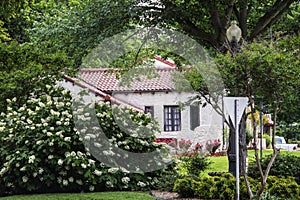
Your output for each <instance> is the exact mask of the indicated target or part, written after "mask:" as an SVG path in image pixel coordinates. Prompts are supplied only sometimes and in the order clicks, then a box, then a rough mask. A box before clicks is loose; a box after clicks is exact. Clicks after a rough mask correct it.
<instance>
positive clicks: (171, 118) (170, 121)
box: [164, 106, 181, 131]
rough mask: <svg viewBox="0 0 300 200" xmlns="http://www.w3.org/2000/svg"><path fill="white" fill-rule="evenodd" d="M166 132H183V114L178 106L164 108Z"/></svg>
mask: <svg viewBox="0 0 300 200" xmlns="http://www.w3.org/2000/svg"><path fill="white" fill-rule="evenodd" d="M164 121H165V123H164V131H180V130H181V114H180V110H179V107H178V106H165V107H164Z"/></svg>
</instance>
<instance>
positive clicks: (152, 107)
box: [144, 106, 154, 118]
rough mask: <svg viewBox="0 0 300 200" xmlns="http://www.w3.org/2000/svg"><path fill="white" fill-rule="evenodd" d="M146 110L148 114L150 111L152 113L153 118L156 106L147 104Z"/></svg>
mask: <svg viewBox="0 0 300 200" xmlns="http://www.w3.org/2000/svg"><path fill="white" fill-rule="evenodd" d="M144 112H145V113H146V114H147V113H150V114H151V117H152V118H153V117H154V106H145V107H144Z"/></svg>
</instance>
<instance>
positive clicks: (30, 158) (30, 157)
mask: <svg viewBox="0 0 300 200" xmlns="http://www.w3.org/2000/svg"><path fill="white" fill-rule="evenodd" d="M34 160H35V156H34V155H31V156H29V159H28V163H34Z"/></svg>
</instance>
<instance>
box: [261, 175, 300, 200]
mask: <svg viewBox="0 0 300 200" xmlns="http://www.w3.org/2000/svg"><path fill="white" fill-rule="evenodd" d="M266 190H267V191H268V192H269V193H270V194H271V195H272V196H276V197H279V198H285V199H294V198H297V197H299V196H300V186H299V185H298V184H297V183H296V181H295V180H294V179H293V178H292V177H289V178H278V177H276V176H269V177H268V180H267V187H266Z"/></svg>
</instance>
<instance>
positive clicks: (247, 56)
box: [216, 37, 300, 109]
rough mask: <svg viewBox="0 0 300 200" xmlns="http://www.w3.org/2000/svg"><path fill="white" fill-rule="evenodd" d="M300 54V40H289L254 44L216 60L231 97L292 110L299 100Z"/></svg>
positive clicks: (295, 38) (288, 38)
mask: <svg viewBox="0 0 300 200" xmlns="http://www.w3.org/2000/svg"><path fill="white" fill-rule="evenodd" d="M288 47H289V48H288ZM299 55H300V54H299V37H286V38H283V39H279V40H277V41H276V42H274V43H271V44H270V43H268V42H261V43H253V44H251V45H249V46H245V47H244V48H243V49H242V51H241V53H239V54H237V55H235V56H234V57H232V56H231V55H229V54H227V55H219V56H218V58H217V59H216V61H217V63H218V65H219V69H220V71H221V74H222V76H223V79H224V84H225V85H226V89H227V91H228V92H229V95H232V96H247V97H249V98H253V97H254V99H255V102H260V103H263V104H265V105H273V104H274V103H276V104H277V105H284V106H285V107H286V108H288V107H289V108H291V109H292V107H293V103H295V102H296V101H297V100H299V98H298V97H295V95H297V94H298V90H299V86H300V82H299V80H300V79H299V78H300V70H299ZM292 102H293V103H292ZM260 103H258V104H257V105H260ZM294 108H295V107H294ZM294 108H293V109H294Z"/></svg>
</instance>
